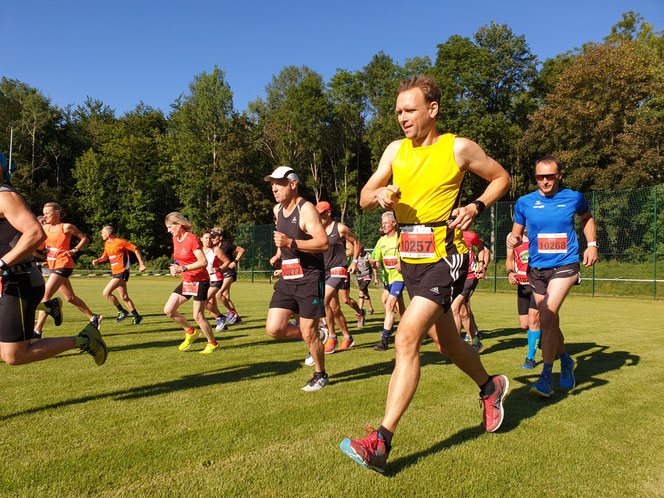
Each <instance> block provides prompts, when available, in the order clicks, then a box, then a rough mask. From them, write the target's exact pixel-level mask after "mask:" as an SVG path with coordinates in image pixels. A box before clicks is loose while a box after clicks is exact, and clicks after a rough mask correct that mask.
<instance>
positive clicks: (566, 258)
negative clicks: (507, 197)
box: [514, 189, 590, 268]
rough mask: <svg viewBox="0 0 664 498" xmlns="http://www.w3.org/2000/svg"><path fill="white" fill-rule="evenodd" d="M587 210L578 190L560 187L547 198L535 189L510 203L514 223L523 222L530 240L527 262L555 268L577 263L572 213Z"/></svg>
mask: <svg viewBox="0 0 664 498" xmlns="http://www.w3.org/2000/svg"><path fill="white" fill-rule="evenodd" d="M588 211H590V208H589V207H588V203H587V202H586V200H585V199H584V198H583V195H582V194H581V193H580V192H575V191H574V190H570V189H562V190H559V191H558V192H556V194H555V195H553V196H551V197H545V196H543V195H541V194H540V191H539V190H536V191H535V192H532V193H530V194H528V195H524V196H523V197H519V199H518V200H517V201H516V205H515V206H514V223H518V224H519V225H524V226H525V227H526V230H528V239H529V240H530V258H529V260H528V265H529V266H532V267H534V268H556V267H558V266H562V265H569V264H571V263H578V262H579V242H578V240H577V238H576V230H575V229H574V215H575V214H578V215H583V214H586V213H587V212H588Z"/></svg>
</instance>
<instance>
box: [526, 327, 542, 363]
mask: <svg viewBox="0 0 664 498" xmlns="http://www.w3.org/2000/svg"><path fill="white" fill-rule="evenodd" d="M540 337H542V331H541V330H528V356H527V357H528V358H530V359H531V360H533V361H535V353H536V352H537V343H538V342H539V340H540Z"/></svg>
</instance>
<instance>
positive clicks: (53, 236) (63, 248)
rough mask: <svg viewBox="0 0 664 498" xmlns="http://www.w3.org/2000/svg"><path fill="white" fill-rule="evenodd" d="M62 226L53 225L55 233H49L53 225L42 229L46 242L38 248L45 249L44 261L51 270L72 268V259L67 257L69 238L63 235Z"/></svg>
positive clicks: (61, 224)
mask: <svg viewBox="0 0 664 498" xmlns="http://www.w3.org/2000/svg"><path fill="white" fill-rule="evenodd" d="M64 226H65V225H64V223H59V224H58V225H55V232H52V231H51V229H52V228H53V225H46V226H45V227H44V231H45V232H46V241H45V242H44V243H43V244H42V245H41V246H40V247H39V248H40V249H42V248H44V247H46V260H47V261H48V267H49V268H50V269H51V270H54V269H56V268H73V267H74V259H73V258H72V257H71V256H69V255H67V251H68V250H69V247H70V246H71V236H70V235H67V234H66V233H65V229H64Z"/></svg>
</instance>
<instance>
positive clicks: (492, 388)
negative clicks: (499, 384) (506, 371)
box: [480, 375, 496, 396]
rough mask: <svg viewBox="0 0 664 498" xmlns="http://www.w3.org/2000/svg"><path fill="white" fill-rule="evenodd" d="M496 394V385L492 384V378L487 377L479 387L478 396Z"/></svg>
mask: <svg viewBox="0 0 664 498" xmlns="http://www.w3.org/2000/svg"><path fill="white" fill-rule="evenodd" d="M494 392H496V385H495V384H494V383H493V376H491V375H489V380H487V381H486V382H485V383H484V384H482V385H481V386H480V396H491V395H492V394H493V393H494Z"/></svg>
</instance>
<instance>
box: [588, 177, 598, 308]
mask: <svg viewBox="0 0 664 498" xmlns="http://www.w3.org/2000/svg"><path fill="white" fill-rule="evenodd" d="M592 215H593V219H595V191H594V190H593V212H592ZM595 239H597V235H595ZM595 241H597V240H595ZM587 242H588V241H587V240H586V243H587ZM597 257H598V258H599V254H598V255H597ZM595 266H597V263H595V264H594V265H593V291H592V297H595Z"/></svg>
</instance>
